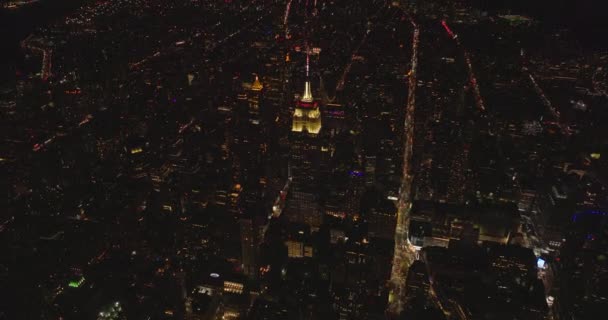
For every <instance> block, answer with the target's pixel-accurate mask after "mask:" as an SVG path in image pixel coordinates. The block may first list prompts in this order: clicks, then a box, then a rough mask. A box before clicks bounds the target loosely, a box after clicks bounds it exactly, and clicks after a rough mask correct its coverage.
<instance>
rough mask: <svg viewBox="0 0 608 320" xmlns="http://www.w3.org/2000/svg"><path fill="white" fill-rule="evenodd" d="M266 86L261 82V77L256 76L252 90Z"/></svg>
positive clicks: (258, 89)
mask: <svg viewBox="0 0 608 320" xmlns="http://www.w3.org/2000/svg"><path fill="white" fill-rule="evenodd" d="M263 88H264V85H263V84H262V83H261V82H260V78H258V76H257V75H256V76H255V81H253V84H252V85H251V90H254V91H260V90H262V89H263Z"/></svg>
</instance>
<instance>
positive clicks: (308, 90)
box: [302, 47, 313, 102]
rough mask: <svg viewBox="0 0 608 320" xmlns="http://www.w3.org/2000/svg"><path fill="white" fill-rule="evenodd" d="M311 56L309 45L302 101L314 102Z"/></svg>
mask: <svg viewBox="0 0 608 320" xmlns="http://www.w3.org/2000/svg"><path fill="white" fill-rule="evenodd" d="M309 71H310V56H309V54H308V47H307V48H306V82H305V83H304V95H303V96H302V102H312V101H313V97H312V88H311V87H310V78H309Z"/></svg>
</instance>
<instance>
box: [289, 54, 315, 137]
mask: <svg viewBox="0 0 608 320" xmlns="http://www.w3.org/2000/svg"><path fill="white" fill-rule="evenodd" d="M309 60H310V59H309V56H308V50H307V54H306V82H305V83H304V95H303V96H302V98H300V101H298V102H297V103H296V108H295V110H294V112H293V121H292V126H291V131H295V132H302V131H306V132H308V133H312V134H318V133H319V132H320V131H321V111H319V104H318V103H317V102H316V101H314V98H313V96H312V88H311V84H310V79H309V70H310V69H309V66H310V64H309Z"/></svg>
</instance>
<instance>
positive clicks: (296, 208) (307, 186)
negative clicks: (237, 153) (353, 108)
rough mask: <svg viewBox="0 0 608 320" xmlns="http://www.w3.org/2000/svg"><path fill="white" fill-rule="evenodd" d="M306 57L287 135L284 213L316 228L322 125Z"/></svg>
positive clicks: (319, 216) (318, 209) (318, 219)
mask: <svg viewBox="0 0 608 320" xmlns="http://www.w3.org/2000/svg"><path fill="white" fill-rule="evenodd" d="M306 60H307V61H306V82H305V84H304V94H303V95H302V96H301V98H300V99H299V100H298V101H296V105H295V108H294V112H293V118H292V126H291V132H290V137H289V143H290V146H291V150H290V158H289V177H290V179H291V180H292V189H291V192H290V197H289V199H288V201H287V216H288V219H289V220H290V221H292V222H298V223H304V224H307V225H309V226H310V227H311V228H313V229H316V228H318V227H319V226H320V225H321V222H322V212H321V210H320V206H319V190H320V184H319V180H320V167H321V128H322V126H321V111H320V109H319V102H318V101H316V100H315V99H314V98H313V95H312V87H311V82H310V79H309V77H308V70H309V63H308V62H309V59H308V57H307V59H306Z"/></svg>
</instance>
